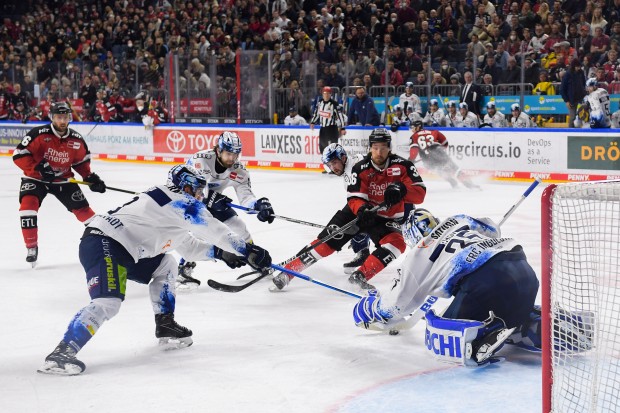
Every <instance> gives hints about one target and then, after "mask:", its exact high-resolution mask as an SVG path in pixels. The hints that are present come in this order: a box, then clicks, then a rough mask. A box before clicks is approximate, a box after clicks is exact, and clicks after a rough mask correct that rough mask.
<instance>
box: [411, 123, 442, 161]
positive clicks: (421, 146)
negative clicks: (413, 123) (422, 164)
mask: <svg viewBox="0 0 620 413" xmlns="http://www.w3.org/2000/svg"><path fill="white" fill-rule="evenodd" d="M433 146H442V147H444V148H447V147H448V139H447V138H446V137H445V135H444V134H443V133H441V132H439V131H438V130H427V129H422V130H421V131H418V132H416V133H414V134H413V135H412V136H411V145H409V148H410V150H409V159H411V160H414V159H415V158H416V157H417V156H418V153H419V154H420V157H421V158H422V160H424V159H426V158H428V157H429V156H430V153H431V152H430V149H431V147H433Z"/></svg>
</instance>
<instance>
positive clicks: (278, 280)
mask: <svg viewBox="0 0 620 413" xmlns="http://www.w3.org/2000/svg"><path fill="white" fill-rule="evenodd" d="M290 280H291V279H290V278H289V276H288V275H286V274H285V273H283V272H280V273H278V275H274V276H273V278H272V279H271V281H272V282H273V285H272V286H270V287H269V291H271V292H272V293H277V292H279V291H282V290H283V289H284V288H285V287H286V286H287V285H288V283H289V281H290Z"/></svg>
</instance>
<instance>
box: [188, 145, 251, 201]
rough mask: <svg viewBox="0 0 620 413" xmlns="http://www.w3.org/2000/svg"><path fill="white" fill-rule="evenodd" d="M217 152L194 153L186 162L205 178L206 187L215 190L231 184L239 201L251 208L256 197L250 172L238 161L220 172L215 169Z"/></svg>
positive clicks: (221, 189) (211, 150)
mask: <svg viewBox="0 0 620 413" xmlns="http://www.w3.org/2000/svg"><path fill="white" fill-rule="evenodd" d="M216 162H217V154H216V153H215V151H214V150H213V149H209V150H205V151H200V152H197V153H195V154H194V155H193V156H192V157H191V158H189V159H188V160H187V164H188V165H191V166H193V167H194V168H196V169H197V170H198V172H200V173H201V174H202V175H204V177H205V178H206V180H207V187H208V188H209V189H212V190H214V191H217V192H222V191H224V189H226V188H228V187H229V186H232V187H233V188H234V190H235V192H236V194H237V197H238V198H239V203H240V204H241V205H243V206H245V207H248V208H253V207H254V204H255V203H256V200H257V197H256V195H254V192H253V191H252V186H251V184H250V172H249V171H248V170H247V169H245V167H244V166H243V165H242V164H241V163H239V162H235V164H234V165H233V166H232V167H231V168H228V169H226V170H224V171H223V172H221V173H218V172H217V170H216Z"/></svg>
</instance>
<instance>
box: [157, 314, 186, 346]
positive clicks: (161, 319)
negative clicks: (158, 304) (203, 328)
mask: <svg viewBox="0 0 620 413" xmlns="http://www.w3.org/2000/svg"><path fill="white" fill-rule="evenodd" d="M191 336H192V330H190V329H189V328H186V327H183V326H182V325H180V324H179V323H177V322H176V321H174V314H172V313H170V314H155V337H157V338H158V339H159V345H160V346H161V347H163V349H164V350H175V349H179V348H185V347H189V346H191V345H192V344H193V343H194V342H193V340H192V337H191Z"/></svg>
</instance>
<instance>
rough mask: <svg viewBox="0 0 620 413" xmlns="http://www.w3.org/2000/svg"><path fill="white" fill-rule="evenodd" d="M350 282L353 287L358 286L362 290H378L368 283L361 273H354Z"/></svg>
mask: <svg viewBox="0 0 620 413" xmlns="http://www.w3.org/2000/svg"><path fill="white" fill-rule="evenodd" d="M349 282H350V283H351V284H353V285H357V286H358V287H359V288H361V289H362V290H376V288H375V286H374V285H372V284H369V283H368V281H367V280H366V277H365V276H364V274H362V273H361V271H353V273H352V274H351V276H350V277H349Z"/></svg>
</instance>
